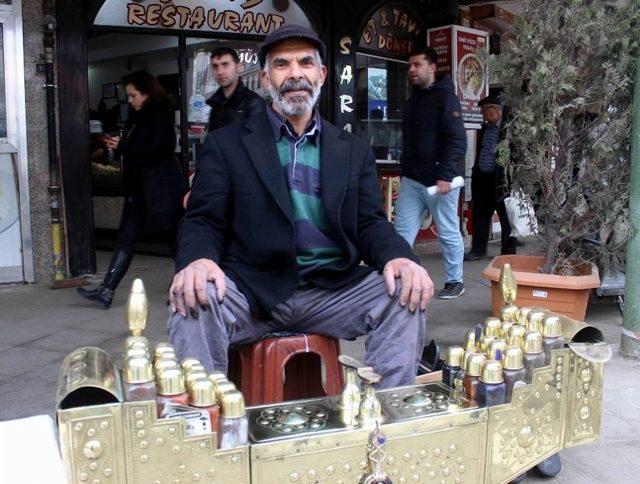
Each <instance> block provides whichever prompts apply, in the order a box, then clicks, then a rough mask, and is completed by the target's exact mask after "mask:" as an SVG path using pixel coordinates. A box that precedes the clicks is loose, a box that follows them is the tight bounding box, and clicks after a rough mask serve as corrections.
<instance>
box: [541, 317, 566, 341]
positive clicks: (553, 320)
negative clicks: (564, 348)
mask: <svg viewBox="0 0 640 484" xmlns="http://www.w3.org/2000/svg"><path fill="white" fill-rule="evenodd" d="M542 336H544V337H546V338H556V337H558V336H562V326H561V324H560V318H559V317H558V316H548V317H547V318H545V320H544V322H543V323H542Z"/></svg>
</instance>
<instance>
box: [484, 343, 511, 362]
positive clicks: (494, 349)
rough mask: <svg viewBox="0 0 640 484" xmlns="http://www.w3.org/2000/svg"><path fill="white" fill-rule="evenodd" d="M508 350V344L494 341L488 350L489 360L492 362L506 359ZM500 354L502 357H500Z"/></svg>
mask: <svg viewBox="0 0 640 484" xmlns="http://www.w3.org/2000/svg"><path fill="white" fill-rule="evenodd" d="M506 348H507V342H506V341H504V340H502V339H494V340H493V341H491V342H490V343H489V349H487V352H486V353H487V358H488V359H490V360H497V361H500V360H502V358H503V357H504V352H505V349H506ZM498 352H500V357H498Z"/></svg>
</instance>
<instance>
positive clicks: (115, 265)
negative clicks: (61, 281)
mask: <svg viewBox="0 0 640 484" xmlns="http://www.w3.org/2000/svg"><path fill="white" fill-rule="evenodd" d="M131 259H132V254H131V253H130V252H125V251H123V250H119V251H116V252H115V253H114V254H113V257H112V258H111V264H109V269H108V270H107V273H106V274H105V276H104V280H103V281H102V283H101V284H100V285H99V286H98V287H96V288H95V289H85V288H84V287H79V288H77V289H76V290H77V292H78V294H80V295H81V296H82V297H84V298H86V299H88V300H89V301H93V302H95V303H97V304H98V307H99V308H100V309H109V307H110V306H111V302H112V301H113V296H114V294H115V291H116V288H117V287H118V284H120V281H121V280H122V278H123V277H124V275H125V274H126V273H127V269H128V268H129V264H130V263H131Z"/></svg>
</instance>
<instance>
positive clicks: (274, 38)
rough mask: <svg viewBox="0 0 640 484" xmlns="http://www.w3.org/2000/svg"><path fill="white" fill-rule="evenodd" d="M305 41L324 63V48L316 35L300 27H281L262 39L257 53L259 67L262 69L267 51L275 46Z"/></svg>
mask: <svg viewBox="0 0 640 484" xmlns="http://www.w3.org/2000/svg"><path fill="white" fill-rule="evenodd" d="M293 39H300V40H307V41H309V42H311V43H312V44H313V45H314V46H315V47H316V48H317V49H318V52H319V53H320V58H321V59H322V60H323V61H324V58H325V54H326V48H325V46H324V42H322V40H320V37H318V34H316V33H315V32H314V31H313V30H311V29H308V28H306V27H302V26H301V25H294V24H289V25H283V26H282V27H280V28H278V29H276V30H274V31H273V32H271V33H270V34H269V35H267V37H266V38H265V39H264V41H263V42H262V44H260V51H259V52H258V61H259V62H260V67H264V63H265V61H266V59H267V54H268V53H269V51H270V50H271V49H272V48H273V47H274V46H275V45H277V44H279V43H281V42H284V41H286V40H293Z"/></svg>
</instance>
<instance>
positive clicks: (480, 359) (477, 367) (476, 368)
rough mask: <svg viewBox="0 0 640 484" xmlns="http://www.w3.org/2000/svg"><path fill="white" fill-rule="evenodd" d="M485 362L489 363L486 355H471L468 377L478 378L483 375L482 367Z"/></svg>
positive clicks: (466, 369) (467, 371)
mask: <svg viewBox="0 0 640 484" xmlns="http://www.w3.org/2000/svg"><path fill="white" fill-rule="evenodd" d="M485 361H487V357H486V356H485V355H484V354H475V355H470V356H469V358H468V359H467V367H466V368H465V371H466V373H467V375H469V376H478V377H479V376H480V375H482V367H483V365H484V362H485Z"/></svg>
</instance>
